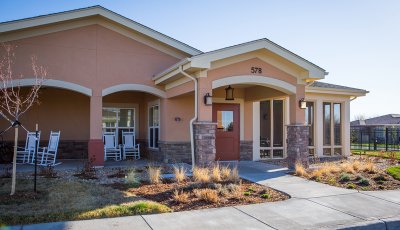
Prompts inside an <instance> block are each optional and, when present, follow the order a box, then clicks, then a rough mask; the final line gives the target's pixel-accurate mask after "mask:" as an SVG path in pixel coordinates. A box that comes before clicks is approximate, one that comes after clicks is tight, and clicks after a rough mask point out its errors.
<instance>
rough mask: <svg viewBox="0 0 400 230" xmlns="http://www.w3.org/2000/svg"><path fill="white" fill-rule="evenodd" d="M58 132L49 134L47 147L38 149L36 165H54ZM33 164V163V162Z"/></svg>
mask: <svg viewBox="0 0 400 230" xmlns="http://www.w3.org/2000/svg"><path fill="white" fill-rule="evenodd" d="M60 133H61V132H60V131H58V132H53V131H51V132H50V138H49V145H48V146H47V147H44V148H39V151H38V164H39V165H44V166H55V165H58V164H61V163H57V164H56V158H57V150H58V143H59V141H60ZM33 163H34V162H33Z"/></svg>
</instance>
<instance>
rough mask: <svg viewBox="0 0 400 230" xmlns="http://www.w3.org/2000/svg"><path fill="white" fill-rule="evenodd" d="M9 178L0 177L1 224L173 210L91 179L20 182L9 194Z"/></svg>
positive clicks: (42, 179)
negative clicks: (35, 182)
mask: <svg viewBox="0 0 400 230" xmlns="http://www.w3.org/2000/svg"><path fill="white" fill-rule="evenodd" d="M10 183H11V179H10V178H2V179H0V227H1V226H2V225H16V224H27V223H30V224H31V223H41V222H53V221H64V220H82V219H94V218H105V217H118V216H128V215H138V214H151V213H164V212H170V211H171V210H170V208H168V207H166V206H164V205H162V204H159V203H156V202H150V201H146V200H143V199H142V198H138V197H136V196H133V195H132V194H129V193H124V192H123V191H120V190H117V189H113V188H111V187H106V186H102V185H98V184H96V183H92V182H80V181H68V180H62V179H56V178H38V191H39V193H38V194H35V193H33V182H32V180H27V179H21V180H18V181H17V193H16V194H15V195H14V196H12V197H10V196H9V192H10Z"/></svg>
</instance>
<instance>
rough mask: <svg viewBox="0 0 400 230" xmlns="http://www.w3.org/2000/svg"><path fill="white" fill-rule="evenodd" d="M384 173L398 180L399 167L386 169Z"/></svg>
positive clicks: (399, 178)
mask: <svg viewBox="0 0 400 230" xmlns="http://www.w3.org/2000/svg"><path fill="white" fill-rule="evenodd" d="M386 172H387V173H388V174H389V175H391V176H392V177H393V178H394V179H396V180H400V166H394V167H390V168H387V169H386Z"/></svg>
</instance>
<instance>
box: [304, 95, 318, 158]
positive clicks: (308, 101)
mask: <svg viewBox="0 0 400 230" xmlns="http://www.w3.org/2000/svg"><path fill="white" fill-rule="evenodd" d="M306 102H307V103H312V105H313V111H312V114H313V121H312V122H313V124H312V130H313V135H312V140H313V141H312V142H313V144H312V145H310V144H308V146H307V147H308V151H309V155H310V156H316V153H317V152H316V139H315V137H316V121H317V119H316V115H317V101H315V100H307V101H306ZM306 110H308V107H307V109H306ZM304 113H305V112H304ZM306 119H307V123H308V117H306ZM311 152H313V153H312V154H311Z"/></svg>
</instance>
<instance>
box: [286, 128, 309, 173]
mask: <svg viewBox="0 0 400 230" xmlns="http://www.w3.org/2000/svg"><path fill="white" fill-rule="evenodd" d="M308 132H309V129H308V126H306V125H288V126H287V161H288V167H289V169H294V167H295V164H296V162H301V163H302V164H303V166H305V167H307V168H308V166H309V162H308V135H309V133H308Z"/></svg>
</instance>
